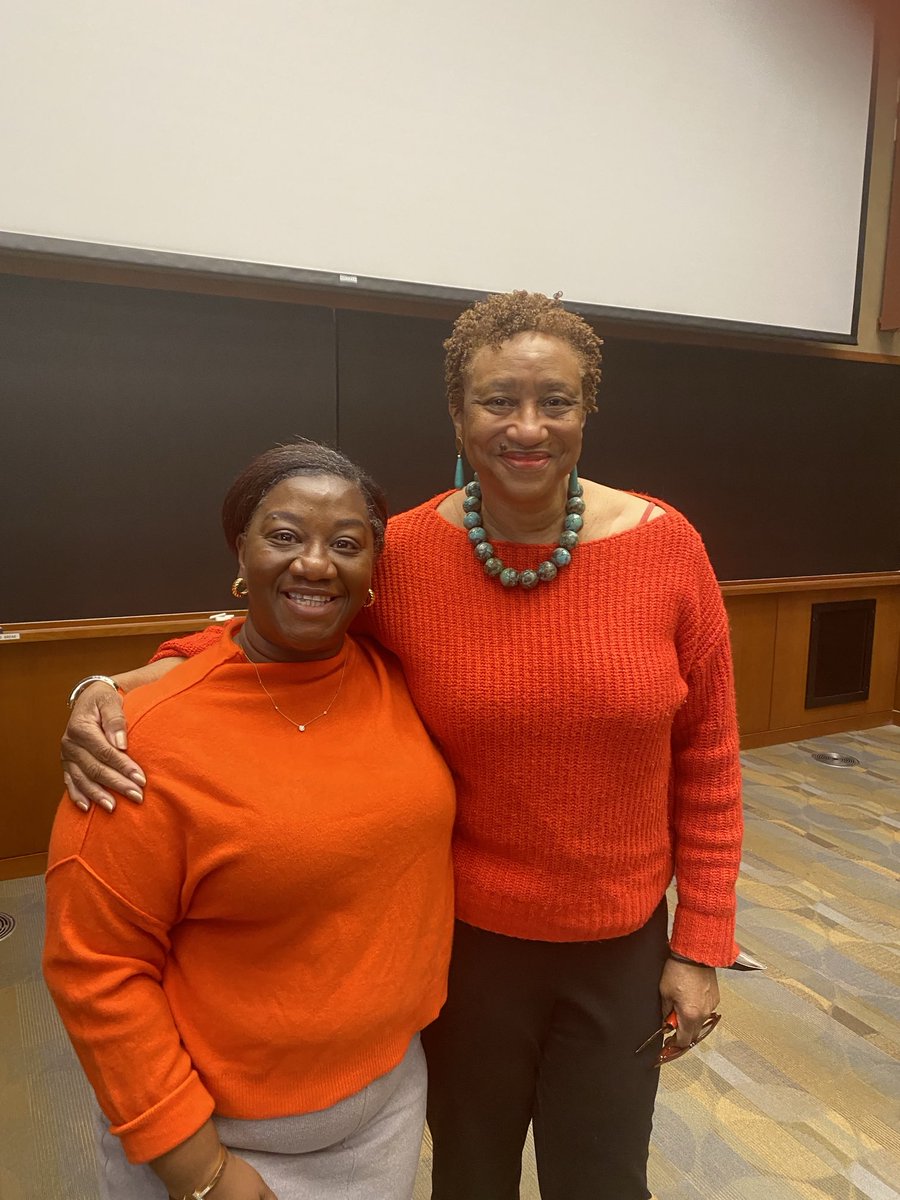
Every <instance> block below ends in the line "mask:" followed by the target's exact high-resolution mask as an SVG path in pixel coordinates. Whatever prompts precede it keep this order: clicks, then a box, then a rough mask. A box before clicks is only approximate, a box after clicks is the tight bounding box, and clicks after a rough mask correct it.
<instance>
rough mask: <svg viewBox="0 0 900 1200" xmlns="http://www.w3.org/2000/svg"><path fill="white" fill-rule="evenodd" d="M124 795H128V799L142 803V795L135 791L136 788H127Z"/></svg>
mask: <svg viewBox="0 0 900 1200" xmlns="http://www.w3.org/2000/svg"><path fill="white" fill-rule="evenodd" d="M125 795H126V796H127V797H128V799H129V800H133V801H134V802H135V804H141V803H143V800H144V797H143V796H142V795H141V793H140V792H139V791H137V789H136V788H129V789H128V791H127V792H126V793H125Z"/></svg>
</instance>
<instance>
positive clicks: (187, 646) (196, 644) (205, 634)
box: [149, 625, 223, 663]
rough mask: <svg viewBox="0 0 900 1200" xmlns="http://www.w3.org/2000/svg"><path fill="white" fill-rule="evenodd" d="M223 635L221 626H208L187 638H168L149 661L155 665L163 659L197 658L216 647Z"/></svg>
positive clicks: (188, 635)
mask: <svg viewBox="0 0 900 1200" xmlns="http://www.w3.org/2000/svg"><path fill="white" fill-rule="evenodd" d="M222 633H223V628H222V626H221V625H208V626H207V628H206V629H200V630H198V632H197V633H189V634H187V636H186V637H177V638H167V640H166V641H164V642H162V643H160V645H159V646H158V647H157V650H156V653H155V654H154V655H153V656H152V657H151V658H150V660H149V661H150V662H152V663H154V662H159V660H160V659H161V658H195V657H196V656H197V655H198V654H202V653H203V651H204V650H208V649H209V648H210V646H215V645H216V643H217V642H218V641H219V640H220V639H221V637H222Z"/></svg>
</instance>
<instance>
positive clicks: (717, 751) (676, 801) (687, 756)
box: [671, 553, 743, 966]
mask: <svg viewBox="0 0 900 1200" xmlns="http://www.w3.org/2000/svg"><path fill="white" fill-rule="evenodd" d="M698 572H699V579H698V593H697V602H696V605H692V606H691V612H690V614H689V616H688V618H687V620H686V631H685V637H684V639H683V642H684V648H685V653H686V654H687V655H689V662H688V664H687V665H686V668H685V678H686V682H687V686H688V693H687V698H686V700H685V702H684V704H683V705H682V707H681V709H680V710H679V713H678V715H677V717H676V719H675V724H674V728H673V736H672V832H673V838H674V848H675V881H676V885H677V889H678V905H677V907H676V910H675V920H674V926H673V930H672V939H671V944H672V949H673V950H675V951H676V952H677V953H679V954H684V955H686V956H687V957H688V958H694V959H697V960H698V961H699V962H705V963H709V964H710V965H711V966H727V965H728V964H730V963H731V962H732V961H733V960H734V957H735V955H736V954H737V949H738V948H737V945H736V943H735V940H734V924H735V909H736V894H735V885H736V882H737V875H738V869H739V867H740V859H741V839H742V836H743V811H742V802H741V770H740V756H739V740H738V725H737V711H736V705H735V696H734V677H733V669H732V661H731V646H730V642H729V637H728V618H727V615H726V613H725V607H724V604H723V603H722V598H721V592H720V590H719V587H718V584H717V582H716V579H715V576H714V575H713V572H712V568H711V567H710V565H709V562H708V560H707V559H706V556H705V553H703V554H702V561H701V563H700V565H699V568H698Z"/></svg>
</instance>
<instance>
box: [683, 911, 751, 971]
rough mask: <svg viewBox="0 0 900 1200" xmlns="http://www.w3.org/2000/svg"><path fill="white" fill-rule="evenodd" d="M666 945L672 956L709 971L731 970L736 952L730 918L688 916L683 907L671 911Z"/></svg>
mask: <svg viewBox="0 0 900 1200" xmlns="http://www.w3.org/2000/svg"><path fill="white" fill-rule="evenodd" d="M669 945H670V946H671V948H672V949H673V950H674V951H675V953H676V954H683V955H684V956H685V957H686V958H693V959H695V960H696V961H697V962H703V963H709V965H710V966H711V967H728V966H731V964H732V963H733V962H734V960H735V959H736V958H737V956H738V953H739V952H740V947H739V946H738V944H737V942H735V940H734V918H733V917H731V918H729V917H727V916H726V917H723V916H710V915H708V914H706V913H700V912H692V911H691V910H690V909H687V908H685V906H684V905H683V904H679V905H678V907H677V908H676V910H675V921H674V923H673V926H672V937H671V938H670V940H669Z"/></svg>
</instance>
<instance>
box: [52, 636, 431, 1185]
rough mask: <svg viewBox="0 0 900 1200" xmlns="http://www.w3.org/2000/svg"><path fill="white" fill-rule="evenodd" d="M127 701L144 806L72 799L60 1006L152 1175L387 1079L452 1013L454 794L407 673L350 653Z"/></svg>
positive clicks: (62, 832)
mask: <svg viewBox="0 0 900 1200" xmlns="http://www.w3.org/2000/svg"><path fill="white" fill-rule="evenodd" d="M239 624H240V622H239V621H238V622H233V623H232V624H231V626H229V627H228V628H227V629H226V630H225V631H224V632H222V631H219V634H220V636H218V637H217V638H216V642H215V644H214V645H212V646H211V647H209V648H208V649H207V650H205V651H204V652H203V653H202V654H200V655H199V656H198V657H196V658H193V659H191V661H190V662H189V663H187V664H185V665H184V666H182V667H180V668H179V669H178V670H176V671H172V672H170V673H169V674H168V675H167V676H166V677H165V678H164V679H161V680H159V681H158V682H157V683H154V684H152V685H150V686H149V687H146V688H141V689H140V690H138V691H136V692H134V693H133V694H132V695H131V696H129V697H127V700H126V712H127V715H128V718H129V726H130V740H131V746H132V748H133V753H134V754H135V755H137V756H138V758H139V759H140V760H141V761H144V762H145V765H146V767H147V775H148V783H147V792H146V801H145V803H144V804H143V805H141V806H136V805H133V804H129V803H127V802H124V801H123V802H122V803H121V804H120V805H119V806H118V809H117V812H116V818H115V820H114V821H112V820H110V818H109V817H108V815H107V814H106V813H103V812H99V811H95V812H94V813H92V814H91V815H90V816H89V817H87V818H85V817H84V816H83V815H81V814H79V813H78V812H77V811H75V810H74V809H73V806H72V805H71V804H69V803H68V801H64V802H63V804H62V806H61V807H60V810H59V813H58V814H57V817H56V822H55V824H54V828H53V835H52V840H51V845H50V860H49V870H48V874H47V936H46V948H45V954H44V967H45V974H46V978H47V982H48V985H49V987H50V991H51V992H52V994H53V997H54V1000H55V1001H56V1004H57V1007H58V1008H59V1011H60V1014H61V1016H62V1019H63V1022H64V1024H65V1025H66V1028H67V1029H68V1032H69V1035H70V1037H71V1039H72V1041H73V1043H74V1045H75V1049H76V1051H77V1053H78V1056H79V1058H80V1060H81V1063H82V1065H83V1067H84V1070H85V1073H86V1074H87V1076H88V1079H89V1081H90V1083H91V1084H92V1086H93V1088H94V1090H95V1092H96V1093H97V1097H98V1099H99V1102H100V1106H101V1108H102V1109H103V1110H104V1112H105V1113H106V1115H107V1118H108V1119H109V1120H110V1122H111V1124H112V1132H113V1133H115V1134H117V1135H118V1136H119V1137H120V1138H121V1139H122V1142H123V1145H124V1148H125V1151H126V1153H127V1155H128V1157H129V1158H130V1159H131V1160H132V1161H135V1162H141V1161H147V1160H150V1159H152V1158H156V1157H158V1156H159V1155H161V1154H163V1153H165V1152H167V1151H168V1150H171V1149H172V1148H173V1147H174V1146H177V1145H179V1144H180V1143H181V1142H183V1141H184V1140H185V1139H186V1138H187V1137H189V1136H190V1135H191V1134H193V1133H194V1132H196V1130H197V1129H199V1128H200V1126H201V1125H202V1124H203V1123H204V1121H206V1120H207V1118H208V1117H209V1116H210V1115H211V1113H212V1112H213V1111H216V1112H217V1113H219V1114H221V1115H222V1116H227V1117H238V1118H242V1119H261V1118H268V1117H281V1116H290V1115H295V1114H300V1113H306V1112H311V1111H315V1110H318V1109H323V1108H327V1107H329V1106H330V1105H332V1104H334V1103H336V1102H337V1101H338V1100H341V1099H343V1098H344V1097H346V1096H349V1095H352V1094H353V1093H355V1092H358V1091H360V1090H361V1089H362V1088H364V1087H366V1086H367V1085H368V1084H369V1083H371V1082H372V1080H374V1079H376V1078H377V1077H379V1076H381V1075H383V1074H385V1073H386V1072H387V1071H389V1070H391V1069H392V1068H393V1067H394V1066H396V1065H397V1063H399V1062H400V1060H401V1059H402V1057H403V1055H404V1053H405V1052H406V1049H407V1047H408V1045H409V1042H410V1040H411V1038H412V1037H413V1036H414V1035H415V1034H416V1033H417V1031H418V1030H420V1029H421V1028H423V1027H424V1026H425V1025H427V1024H428V1023H429V1022H430V1021H432V1020H433V1019H434V1017H435V1016H436V1015H437V1013H438V1011H439V1009H440V1007H441V1005H442V1003H443V1001H444V997H445V991H446V974H447V964H448V961H449V953H450V940H451V935H452V928H453V895H452V866H451V859H450V834H451V829H452V825H453V809H454V797H453V781H452V779H451V776H450V772H449V771H448V770H447V767H446V764H445V763H444V762H443V760H442V759H441V756H440V754H439V753H438V751H437V750H436V748H435V746H434V744H433V742H432V741H431V739H430V738H429V737H428V734H427V733H426V731H425V729H424V728H423V726H422V723H421V721H420V719H419V717H418V714H417V713H416V711H415V708H414V707H413V704H412V701H411V699H410V696H409V692H408V690H407V687H406V683H405V681H404V678H403V674H402V672H401V670H400V667H399V664H398V663H397V662H396V660H395V659H393V658H392V656H391V655H389V654H387V653H386V652H385V651H384V650H383V649H382V648H381V647H380V646H378V645H377V643H374V642H371V641H368V640H367V639H359V640H355V639H350V638H348V639H346V640H345V644H344V648H343V650H342V652H341V653H340V654H339V655H338V656H336V657H334V658H331V659H327V660H323V661H318V662H303V663H272V664H260V665H259V672H260V675H261V677H262V679H263V681H264V683H265V686H266V687H267V688H268V689H269V691H270V692H271V693H272V695H273V696H274V697H275V699H276V700H277V702H278V704H279V706H280V707H282V708H283V709H284V711H285V712H287V713H290V714H296V715H297V720H298V721H303V720H308V719H309V718H310V716H311V715H312V714H314V713H316V712H320V711H321V710H322V709H323V708H325V707H326V705H327V703H328V701H329V699H331V698H332V696H333V695H334V693H335V688H336V687H337V686H338V684H339V681H340V679H341V671H343V670H344V666H345V663H346V671H345V673H344V675H343V683H342V685H341V687H340V694H339V696H338V697H337V699H336V700H335V702H334V704H333V706H332V707H330V709H329V712H328V715H327V717H324V718H322V719H321V720H317V721H316V722H315V723H312V722H310V724H309V725H308V727H307V730H306V732H305V733H302V734H301V733H298V731H297V730H296V729H291V727H290V725H288V724H287V722H286V721H284V720H283V719H282V718H281V717H280V716H279V714H278V713H277V712H275V710H274V708H273V706H272V703H271V702H270V700H269V699H268V698H267V697H266V695H265V694H264V693H263V691H262V690H261V688H260V685H259V682H258V679H257V676H256V672H255V670H254V667H253V666H252V665H251V664H250V663H248V662H247V660H246V658H245V657H244V655H243V653H242V652H241V651H240V649H239V648H238V647H237V646H236V645H235V643H234V642H233V640H232V637H231V632H232V629H234V628H235V627H236V626H237V625H239Z"/></svg>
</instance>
